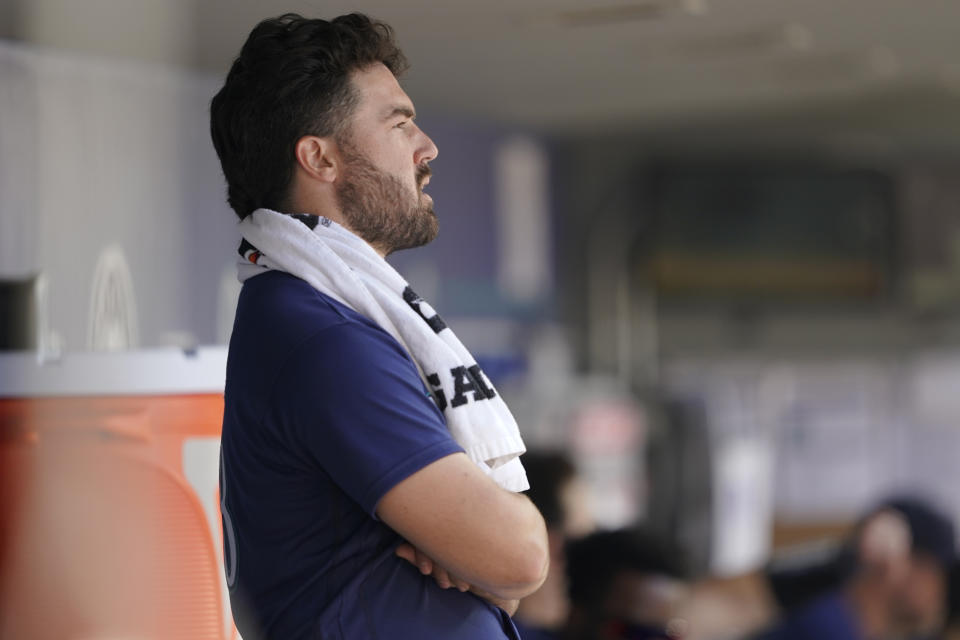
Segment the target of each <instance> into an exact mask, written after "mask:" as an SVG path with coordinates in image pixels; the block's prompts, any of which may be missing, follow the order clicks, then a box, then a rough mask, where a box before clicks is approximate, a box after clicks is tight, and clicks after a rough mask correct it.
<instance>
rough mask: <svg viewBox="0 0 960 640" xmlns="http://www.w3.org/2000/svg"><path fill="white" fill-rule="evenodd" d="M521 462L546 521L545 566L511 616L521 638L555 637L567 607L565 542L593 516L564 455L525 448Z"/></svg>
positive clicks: (586, 529) (548, 639)
mask: <svg viewBox="0 0 960 640" xmlns="http://www.w3.org/2000/svg"><path fill="white" fill-rule="evenodd" d="M523 466H524V467H525V468H526V470H527V478H528V479H529V480H530V490H529V491H528V492H527V496H528V497H529V498H530V500H531V501H532V502H533V504H535V505H536V506H537V508H538V509H539V510H540V513H541V514H542V515H543V519H544V521H545V522H546V524H547V543H548V547H549V549H550V570H549V571H548V573H547V578H546V580H545V581H544V583H543V585H541V586H540V588H539V589H537V590H536V591H535V592H533V593H532V594H530V595H529V596H527V597H526V598H524V599H522V600H521V601H520V605H519V607H518V609H517V612H516V614H514V616H513V621H514V623H516V625H517V629H518V630H519V631H520V637H521V638H523V640H555V639H559V638H560V633H561V632H562V630H563V627H564V624H565V623H566V621H567V616H568V615H569V611H570V598H569V595H568V584H567V576H566V566H567V563H566V555H565V549H566V545H567V544H568V543H569V542H570V541H571V540H576V539H578V538H581V537H583V536H585V535H587V534H588V533H590V532H591V531H592V530H593V528H594V524H593V517H592V515H591V513H590V505H589V503H588V501H587V490H586V487H585V486H584V485H583V482H582V481H581V480H580V478H579V477H578V476H577V470H576V467H575V466H574V464H573V462H572V461H571V459H570V457H569V456H568V455H567V454H565V453H563V452H560V451H533V450H531V451H527V453H525V454H524V455H523Z"/></svg>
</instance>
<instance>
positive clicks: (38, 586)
mask: <svg viewBox="0 0 960 640" xmlns="http://www.w3.org/2000/svg"><path fill="white" fill-rule="evenodd" d="M225 367H226V350H225V349H223V348H209V349H208V348H201V349H199V350H197V351H195V352H191V353H188V354H185V353H184V352H182V351H180V350H176V349H164V350H151V351H129V352H123V353H90V354H67V355H64V356H63V357H62V358H60V359H59V360H58V361H56V362H48V363H40V362H39V361H38V359H37V356H36V354H33V353H7V354H0V639H2V640H6V639H8V638H10V639H14V638H16V639H21V638H30V639H36V640H45V639H47V638H49V639H56V640H64V639H77V640H81V639H82V640H119V639H121V638H122V639H124V640H160V639H163V640H174V639H184V640H186V639H189V640H203V639H208V638H209V639H218V640H232V639H234V638H238V637H239V636H238V634H237V632H236V630H235V629H234V627H233V624H232V618H231V616H230V609H229V598H228V595H227V591H226V585H225V580H224V575H223V556H222V553H221V545H222V536H221V527H220V509H219V493H218V457H219V449H220V427H221V421H222V417H223V384H224V371H225Z"/></svg>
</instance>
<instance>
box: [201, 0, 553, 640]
mask: <svg viewBox="0 0 960 640" xmlns="http://www.w3.org/2000/svg"><path fill="white" fill-rule="evenodd" d="M405 68H406V60H405V58H404V56H403V54H402V52H401V51H400V49H399V48H398V47H397V45H396V43H395V42H394V39H393V33H392V30H391V28H390V27H389V26H388V25H386V24H384V23H382V22H379V21H375V20H371V19H370V18H369V17H367V16H364V15H362V14H357V13H353V14H349V15H345V16H340V17H338V18H334V19H332V20H329V21H328V20H319V19H307V18H304V17H302V16H299V15H296V14H287V15H283V16H280V17H278V18H271V19H268V20H264V21H263V22H261V23H260V24H258V25H257V26H256V27H255V28H254V29H253V31H252V32H251V34H250V36H249V37H248V39H247V41H246V42H245V44H244V45H243V47H242V49H241V51H240V55H239V57H238V58H237V59H236V60H235V61H234V63H233V65H232V66H231V69H230V71H229V73H228V75H227V78H226V81H225V83H224V86H223V87H222V88H221V90H220V91H219V92H218V93H217V95H216V96H215V97H214V99H213V101H212V103H211V106H210V122H211V127H210V128H211V134H212V137H213V142H214V147H215V148H216V151H217V154H218V156H219V158H220V162H221V166H222V168H223V172H224V176H225V177H226V180H227V197H228V202H229V204H230V206H231V207H232V208H233V209H234V211H235V212H236V213H237V215H238V217H239V218H240V223H239V225H238V229H239V231H240V233H241V235H242V236H243V241H242V243H241V245H240V249H239V252H240V254H241V256H242V260H241V261H240V263H239V264H238V276H239V277H240V279H241V280H242V281H243V288H242V291H241V294H240V299H239V303H238V305H237V314H236V319H235V322H234V326H233V333H232V335H231V339H230V346H229V355H228V362H227V375H226V389H225V396H224V400H225V407H224V423H223V435H222V440H221V458H220V496H221V513H222V516H223V532H224V534H223V535H224V560H225V563H224V564H225V569H226V577H227V583H228V586H229V588H230V600H231V607H232V609H233V616H234V619H235V621H236V623H237V627H238V629H239V630H240V632H241V634H242V635H243V637H244V638H245V639H246V640H253V639H254V638H256V637H265V638H283V639H284V640H290V639H296V638H319V637H322V638H325V639H326V640H337V639H339V640H363V639H373V638H390V639H391V640H424V639H426V638H457V640H504V639H510V640H517V638H518V636H517V631H516V629H515V627H514V626H513V623H512V621H511V619H510V614H511V613H512V612H513V611H514V610H515V608H516V605H517V600H518V599H519V598H521V597H523V596H526V595H527V594H529V593H531V592H533V591H535V590H536V589H537V587H539V586H540V584H541V583H542V582H543V580H544V579H545V577H546V572H547V568H548V553H547V536H546V528H545V525H544V522H543V518H542V517H541V516H540V513H539V511H537V509H536V507H535V506H534V505H533V504H532V503H531V502H530V500H529V499H528V498H527V497H526V496H524V495H522V494H521V493H519V492H521V491H523V490H525V489H526V488H527V482H526V477H525V475H524V473H523V466H522V464H521V463H520V460H519V457H518V456H519V455H520V454H521V453H522V452H523V450H524V447H523V442H522V439H521V438H520V434H519V431H518V429H517V425H516V422H515V421H514V419H513V417H512V415H511V414H510V412H509V410H508V409H507V408H506V405H505V404H504V403H503V400H502V399H501V398H500V396H499V394H498V393H496V391H495V389H494V388H493V385H492V384H491V383H490V381H489V380H488V379H487V378H486V377H485V375H484V374H483V371H482V370H481V369H480V367H479V365H477V364H476V361H475V359H473V357H472V356H471V355H470V354H469V352H468V351H467V350H466V348H465V347H464V346H463V344H462V343H461V342H460V341H459V340H458V339H457V337H456V335H455V334H454V333H453V331H452V329H451V328H450V327H448V326H447V325H446V323H445V322H443V320H442V319H441V318H440V316H439V315H437V314H436V313H435V312H434V311H433V310H432V309H431V308H430V307H429V305H428V304H427V303H426V302H425V301H424V300H423V299H422V298H420V297H419V296H417V295H416V294H415V293H414V292H413V291H412V289H410V287H409V285H407V283H406V280H404V279H403V277H402V276H401V275H400V274H399V273H397V272H396V270H394V269H393V267H392V266H390V264H389V263H387V262H386V259H385V258H386V256H387V255H389V254H391V253H393V252H395V251H399V250H402V249H409V248H414V247H418V246H421V245H424V244H426V243H428V242H430V241H432V240H433V238H434V237H435V236H436V234H437V231H438V222H437V216H436V214H435V213H434V210H433V200H432V198H431V197H430V195H429V194H427V193H425V192H424V187H425V186H426V185H427V183H428V181H429V178H430V168H429V163H430V162H431V161H432V160H433V159H434V158H435V157H436V156H437V153H438V151H437V147H436V145H435V144H434V143H433V141H432V140H431V139H430V138H429V137H428V136H427V135H426V134H425V133H424V132H423V131H422V130H421V129H420V127H419V126H418V124H417V123H416V121H415V117H416V113H415V110H414V107H413V103H412V101H411V100H410V98H409V96H407V94H406V93H405V92H404V91H403V89H402V88H401V87H400V85H399V83H398V80H397V77H398V76H399V75H400V74H401V73H402V72H403V71H404V69H405Z"/></svg>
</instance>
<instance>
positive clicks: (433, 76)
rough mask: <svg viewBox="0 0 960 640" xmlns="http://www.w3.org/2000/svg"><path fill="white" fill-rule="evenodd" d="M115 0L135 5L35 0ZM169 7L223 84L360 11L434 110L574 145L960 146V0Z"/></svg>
mask: <svg viewBox="0 0 960 640" xmlns="http://www.w3.org/2000/svg"><path fill="white" fill-rule="evenodd" d="M4 1H9V0H0V2H4ZM111 1H112V2H113V4H115V5H117V7H120V6H121V5H120V4H118V3H121V2H122V3H123V4H122V6H123V7H130V6H131V5H130V4H129V2H130V1H131V0H20V2H21V3H27V4H25V5H24V6H31V5H30V3H31V2H33V3H34V4H35V3H37V2H41V3H44V4H47V5H54V6H56V7H76V6H77V5H76V4H72V3H76V2H85V3H87V4H88V5H92V4H98V5H100V6H107V5H109V4H110V3H111ZM161 1H162V2H165V3H167V5H166V6H171V5H170V3H175V4H177V5H178V6H180V7H183V8H184V9H183V10H184V15H186V16H187V18H186V19H185V25H188V26H189V28H190V29H191V30H193V31H194V35H195V37H194V38H193V43H192V45H191V46H192V49H193V50H192V52H191V54H190V56H189V59H186V60H185V63H186V64H190V65H193V66H197V67H199V68H201V69H204V70H207V71H212V72H214V73H217V74H223V73H225V71H226V69H227V68H228V67H229V64H230V60H231V59H232V58H233V56H235V55H236V53H237V52H238V51H239V48H240V46H241V45H242V43H243V41H244V39H245V37H246V35H247V33H249V31H250V29H251V28H252V27H253V25H255V24H256V23H257V22H258V21H259V20H261V19H262V18H264V17H267V16H270V15H276V14H279V13H283V12H287V11H297V12H300V13H303V14H305V15H308V16H316V17H327V18H329V17H333V16H336V15H339V14H341V13H346V12H349V11H355V10H359V11H363V12H365V13H368V14H370V15H372V16H375V17H378V18H381V19H383V20H385V21H387V22H388V23H390V24H391V25H392V26H393V27H394V29H395V31H396V33H397V37H398V39H399V41H400V44H401V46H402V47H403V49H404V51H405V52H406V54H407V57H408V58H409V59H410V61H411V63H412V68H411V70H410V72H409V73H408V75H407V76H406V77H405V78H404V80H403V82H404V84H405V87H406V88H407V91H408V93H410V95H411V97H412V98H413V99H414V102H415V103H416V104H417V106H418V108H419V109H420V111H421V112H423V113H453V114H457V115H458V116H461V117H462V116H468V117H476V118H480V119H484V120H493V121H496V122H501V123H505V124H507V125H511V126H518V127H524V128H533V129H535V130H541V131H545V132H549V133H551V134H554V135H561V136H562V135H576V134H584V133H597V132H622V131H624V130H638V131H645V132H648V133H653V134H656V133H657V132H666V133H670V132H676V131H687V132H699V131H705V132H710V135H716V134H717V133H718V132H720V133H722V132H723V131H729V132H739V131H740V130H742V129H744V128H746V127H749V128H750V129H751V130H752V131H755V132H756V133H757V136H755V137H764V136H766V135H773V136H784V135H794V136H797V137H808V136H810V135H817V136H821V137H824V139H825V140H826V143H828V144H838V145H844V144H852V145H860V146H866V147H877V148H882V147H883V146H884V145H889V144H901V143H904V142H905V141H906V142H910V143H911V144H914V145H921V146H923V145H928V146H934V147H935V146H936V145H938V144H941V145H947V146H951V145H952V146H955V147H956V148H960V122H958V121H960V118H957V117H956V114H958V113H960V111H958V109H960V28H958V27H960V2H957V0H842V1H837V0H636V1H633V2H631V1H629V0H523V1H518V0H486V1H484V2H482V3H480V2H470V1H467V0H448V1H446V2H436V1H432V2H431V1H427V0H403V1H399V0H358V1H355V2H346V1H343V0H328V1H322V2H321V1H319V0H312V1H311V0H283V1H281V0H136V2H135V3H134V4H141V5H148V4H151V3H157V2H161ZM58 10H59V9H58ZM114 13H115V14H116V13H117V12H114ZM120 26H122V25H120ZM74 31H76V29H75V28H74ZM0 35H2V33H0ZM147 57H149V56H147ZM736 135H740V134H739V133H737V134H736ZM741 137H742V136H741ZM831 141H832V142H831ZM745 142H748V141H745Z"/></svg>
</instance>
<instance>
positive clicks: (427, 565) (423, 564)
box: [416, 549, 433, 576]
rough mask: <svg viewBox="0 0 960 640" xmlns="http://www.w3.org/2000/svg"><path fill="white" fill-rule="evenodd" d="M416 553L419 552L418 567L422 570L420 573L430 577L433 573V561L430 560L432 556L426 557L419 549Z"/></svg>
mask: <svg viewBox="0 0 960 640" xmlns="http://www.w3.org/2000/svg"><path fill="white" fill-rule="evenodd" d="M416 551H417V561H416V565H417V567H418V568H419V569H420V573H422V574H423V575H425V576H428V575H430V574H431V573H433V560H432V559H431V558H430V556H428V555H426V554H425V553H423V552H422V551H420V550H419V549H417V550H416Z"/></svg>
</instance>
